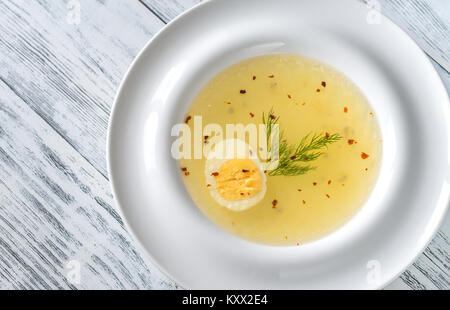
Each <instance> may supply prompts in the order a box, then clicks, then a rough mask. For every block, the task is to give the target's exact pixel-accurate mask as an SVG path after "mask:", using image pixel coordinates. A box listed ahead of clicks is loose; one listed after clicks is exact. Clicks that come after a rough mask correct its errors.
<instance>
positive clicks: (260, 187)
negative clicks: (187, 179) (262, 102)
mask: <svg viewBox="0 0 450 310" xmlns="http://www.w3.org/2000/svg"><path fill="white" fill-rule="evenodd" d="M205 176H206V183H207V186H208V188H209V190H210V193H211V196H212V197H213V198H214V199H215V200H216V201H217V202H218V203H219V204H220V205H222V206H224V207H227V208H228V209H230V210H233V211H243V210H246V209H249V208H250V207H252V206H254V205H255V204H257V203H258V202H259V201H260V200H261V199H263V198H264V195H265V193H266V176H265V174H264V171H263V169H262V166H261V162H260V160H259V159H258V157H257V156H256V152H254V151H253V150H252V149H251V148H250V146H249V145H248V144H246V143H245V142H243V141H242V140H238V139H227V140H223V141H220V142H218V143H216V144H215V146H214V149H213V150H211V151H210V152H209V153H208V154H207V159H206V164H205Z"/></svg>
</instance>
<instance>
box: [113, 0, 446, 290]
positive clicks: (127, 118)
mask: <svg viewBox="0 0 450 310" xmlns="http://www.w3.org/2000/svg"><path fill="white" fill-rule="evenodd" d="M368 14H375V15H376V13H373V12H369V11H368V9H367V8H366V7H365V6H363V5H361V4H359V3H357V2H356V1H347V0H345V1H333V0H329V1H327V0H316V1H307V0H304V1H299V0H282V1H280V0H277V1H273V0H246V1H242V0H226V1H223V0H213V1H208V2H206V3H203V4H201V5H199V6H197V7H195V8H194V9H192V10H190V11H188V12H186V13H185V14H183V15H182V16H180V17H179V18H177V19H176V20H175V21H173V22H172V23H170V24H169V25H168V26H167V27H165V28H164V29H163V30H162V31H161V32H160V33H159V34H158V35H157V36H155V37H154V38H153V39H152V41H151V42H149V44H147V46H146V47H145V48H144V49H143V51H142V52H141V53H140V55H139V56H138V58H137V59H136V61H135V62H134V64H133V66H132V67H131V69H130V70H129V72H128V74H127V76H126V78H125V79H124V81H123V83H122V85H121V87H120V91H119V94H118V96H117V100H116V103H115V105H114V109H113V112H112V116H111V121H110V127H109V135H108V168H109V173H110V179H111V183H112V187H113V192H114V196H115V198H116V201H117V205H118V207H119V208H120V210H121V212H122V214H123V217H124V218H125V220H126V222H127V225H128V228H129V230H130V231H131V232H132V233H133V235H134V237H135V238H136V239H137V240H138V241H139V242H140V243H141V245H142V246H143V248H144V249H145V250H146V251H147V252H148V254H149V256H150V257H151V259H152V261H153V262H154V263H155V264H156V265H158V266H159V267H160V268H161V269H162V270H164V271H165V272H166V273H167V274H168V275H169V276H170V277H172V278H173V279H174V280H175V281H177V282H178V283H179V284H180V285H182V286H183V287H185V288H196V289H197V288H203V289H218V288H221V289H241V288H246V289H261V288H265V289H315V288H321V289H329V288H337V289H346V288H356V289H366V288H380V287H383V286H384V285H386V284H387V283H388V282H390V281H391V280H393V279H394V278H395V277H397V276H398V275H399V274H400V273H401V272H402V271H403V270H404V269H405V268H406V267H407V266H408V265H409V264H411V263H412V262H413V260H414V259H415V258H416V257H417V256H418V255H419V254H420V253H421V252H422V251H423V249H424V248H425V246H426V244H427V243H428V242H429V241H430V239H431V238H432V236H433V235H434V233H435V232H436V230H437V229H438V227H439V224H440V222H441V220H442V218H443V216H444V214H445V211H446V208H447V203H448V201H449V191H450V187H449V179H450V178H449V176H450V173H449V171H450V169H449V160H450V159H449V153H450V152H449V145H450V143H449V132H450V130H449V125H450V120H449V119H450V118H449V116H450V113H449V100H448V95H447V93H446V91H445V89H444V87H443V85H442V83H441V81H440V79H439V77H438V75H437V73H436V72H435V70H434V68H433V67H432V65H431V64H430V62H429V61H428V59H427V57H426V56H425V54H424V53H423V52H422V51H421V50H420V49H419V48H418V47H417V45H416V44H415V43H414V42H413V41H412V40H411V39H410V38H409V37H408V36H407V35H406V34H405V33H404V32H403V31H402V30H400V29H399V28H398V27H397V26H395V25H394V24H393V23H392V22H390V21H389V20H387V19H386V18H384V17H380V23H379V24H373V23H368V22H367V21H368V19H369V21H375V22H376V16H375V18H373V16H374V15H369V17H368ZM282 52H290V53H292V52H293V53H299V54H302V55H305V56H309V57H312V58H316V59H318V60H320V61H322V62H325V63H328V64H330V65H332V66H333V67H335V68H337V69H338V70H340V71H342V72H343V73H345V74H346V75H347V76H348V77H350V78H351V79H352V80H353V81H354V82H355V83H356V84H357V85H358V86H359V87H360V88H361V89H362V91H363V92H364V94H365V95H366V96H367V98H368V99H369V101H370V103H371V104H372V106H373V108H374V109H375V112H376V115H377V117H378V120H379V122H380V126H381V130H382V135H383V139H384V143H383V163H382V168H381V172H380V178H379V182H378V183H377V186H376V188H375V189H374V192H373V193H372V195H371V197H370V199H369V201H368V202H367V203H366V204H365V205H364V207H363V209H362V210H361V211H360V212H359V213H358V214H357V215H356V216H355V217H354V218H353V219H352V220H351V221H350V222H348V223H347V224H346V225H345V226H344V227H342V228H341V229H339V230H338V231H336V232H335V233H333V234H331V235H329V236H327V237H325V238H323V239H321V240H319V241H316V242H313V243H309V244H306V245H304V246H300V247H270V246H262V245H258V244H253V243H250V242H247V241H244V240H241V239H239V238H237V237H234V236H232V235H230V234H228V233H226V232H224V231H222V230H221V229H220V228H218V227H216V226H215V225H214V224H212V223H211V222H210V221H209V220H208V219H207V218H205V217H204V216H203V215H202V214H201V212H200V211H199V210H198V209H197V207H196V206H195V205H194V204H193V203H192V202H191V199H190V197H188V195H187V193H186V191H185V189H184V185H183V184H182V180H181V177H180V172H179V170H178V168H177V165H176V162H175V160H173V159H172V158H171V156H170V145H171V141H172V139H171V137H170V129H171V127H172V125H173V124H175V123H178V122H180V121H182V119H183V116H184V113H185V112H186V110H187V107H188V105H189V104H190V102H191V100H192V99H193V97H194V96H195V94H196V93H197V92H198V91H199V90H200V88H201V86H202V85H204V84H205V83H206V82H207V81H208V80H209V79H210V78H211V77H213V76H214V75H215V74H217V73H218V72H220V71H221V70H222V69H224V68H226V67H227V66H229V65H231V64H233V63H236V62H238V61H240V60H242V59H245V58H248V57H252V56H256V55H261V54H267V53H282Z"/></svg>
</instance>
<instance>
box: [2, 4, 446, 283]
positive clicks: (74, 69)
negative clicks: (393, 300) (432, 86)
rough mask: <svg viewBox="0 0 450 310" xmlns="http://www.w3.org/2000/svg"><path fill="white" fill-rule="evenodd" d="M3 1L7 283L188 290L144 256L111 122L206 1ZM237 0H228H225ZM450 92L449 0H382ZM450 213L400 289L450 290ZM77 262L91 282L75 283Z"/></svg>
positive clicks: (4, 280)
mask: <svg viewBox="0 0 450 310" xmlns="http://www.w3.org/2000/svg"><path fill="white" fill-rule="evenodd" d="M78 1H79V3H80V5H81V6H80V8H81V19H80V24H78V25H73V24H70V23H68V21H67V15H68V13H69V9H68V7H67V3H68V1H52V0H35V1H28V0H4V1H0V11H1V12H2V13H1V14H0V289H9V288H19V289H54V288H60V289H86V288H94V289H110V288H111V289H134V288H139V289H143V288H163V289H166V288H169V289H170V288H177V286H176V284H175V283H173V282H172V281H171V280H169V279H167V278H166V277H165V276H164V275H162V274H161V273H160V272H159V271H158V270H157V268H155V267H154V266H152V265H151V264H150V263H149V262H148V260H147V259H146V258H145V257H144V256H143V254H142V253H143V252H142V250H141V249H139V247H138V246H137V245H136V244H135V243H134V242H133V241H132V240H131V238H130V237H129V235H128V234H127V233H126V231H125V229H124V227H123V222H122V220H121V218H120V216H119V215H118V213H117V211H116V210H115V208H114V206H113V198H112V195H111V192H110V189H109V184H108V180H107V177H106V175H107V173H106V163H105V143H106V141H105V140H106V128H107V122H108V118H109V113H110V108H111V105H112V103H113V99H114V96H115V93H116V91H117V87H118V84H119V82H120V81H121V79H122V78H123V75H124V74H125V71H126V69H127V68H128V66H129V64H130V63H131V61H132V60H133V59H134V57H135V56H136V54H137V53H138V52H139V50H140V49H141V47H142V46H144V44H145V43H146V42H147V41H148V40H149V39H150V38H151V37H152V36H153V35H154V34H155V33H156V32H157V31H158V30H159V29H160V28H161V27H163V25H164V23H167V22H169V21H170V20H172V19H173V18H174V17H176V16H177V15H179V14H180V13H182V12H183V11H185V10H186V9H188V8H190V7H191V6H193V5H195V4H196V3H198V2H200V0H141V1H138V0H78ZM225 1H226V0H225ZM364 1H367V0H364ZM380 3H381V11H382V13H384V14H386V15H387V16H389V17H390V18H391V19H393V20H394V22H396V23H398V24H399V25H400V26H402V28H404V29H405V30H406V31H407V32H408V33H409V34H410V35H411V36H412V37H413V38H414V39H415V40H416V41H417V42H418V43H419V45H420V46H421V47H422V48H424V49H425V51H426V52H427V53H428V55H430V56H431V57H432V58H434V59H435V60H436V61H437V62H433V65H434V66H435V68H436V70H437V71H438V73H439V74H440V75H441V77H442V79H443V81H444V84H445V85H446V87H447V90H448V91H449V90H450V77H449V74H448V72H447V71H446V70H445V69H444V68H447V70H448V66H447V65H446V63H448V56H449V43H450V42H449V40H448V22H449V14H450V9H449V8H448V5H449V4H448V1H447V2H445V1H438V0H427V1H424V0H420V1H419V0H414V1H406V0H402V1H400V0H391V1H388V0H380ZM449 236H450V215H447V218H446V221H445V223H444V224H443V225H442V228H441V230H440V231H439V233H438V234H437V235H436V237H435V238H434V239H433V241H432V242H431V244H430V245H429V246H428V248H427V249H426V251H425V252H424V253H423V254H422V255H421V256H420V257H419V258H418V259H417V260H416V262H415V263H414V264H413V265H412V266H411V267H410V268H408V270H407V271H406V272H405V273H403V274H402V275H401V276H400V277H399V278H398V279H397V280H395V281H394V282H393V283H392V284H391V285H390V286H389V288H392V289H405V288H407V289H449V288H450V283H449V281H450V280H449V279H450V253H449V248H450V247H449V240H450V239H449ZM70 260H76V261H78V262H80V264H81V265H80V266H81V282H80V284H73V283H70V282H69V280H68V277H67V275H68V272H69V268H66V267H67V266H66V264H67V262H68V261H70Z"/></svg>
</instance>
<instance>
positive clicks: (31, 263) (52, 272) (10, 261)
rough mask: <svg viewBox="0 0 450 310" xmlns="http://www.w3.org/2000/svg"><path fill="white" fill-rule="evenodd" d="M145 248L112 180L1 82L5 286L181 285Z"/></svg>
mask: <svg viewBox="0 0 450 310" xmlns="http://www.w3.org/2000/svg"><path fill="white" fill-rule="evenodd" d="M140 253H141V251H140V249H138V248H137V247H136V245H135V243H134V242H133V241H132V240H131V238H130V237H129V235H128V234H127V233H126V231H125V229H124V227H123V223H122V220H121V218H120V216H119V215H118V214H117V212H116V210H115V209H114V208H113V198H112V196H111V194H110V189H109V184H108V181H107V180H106V179H105V178H104V177H103V176H102V175H101V174H100V173H99V172H98V171H97V170H96V169H94V168H93V167H92V166H91V165H90V164H89V163H88V162H87V161H86V160H85V159H84V158H83V157H82V156H81V155H80V154H79V153H78V152H76V150H74V149H73V148H72V147H71V146H70V145H69V144H68V143H67V142H66V141H65V140H64V139H63V138H62V137H61V136H60V135H58V134H57V133H56V132H55V131H54V130H53V129H52V128H51V127H50V126H49V125H48V124H47V123H46V122H45V121H44V120H43V119H41V118H40V117H39V116H38V115H37V114H36V113H34V112H33V110H32V109H31V108H30V107H29V106H28V105H27V104H26V103H24V102H23V101H22V100H21V99H20V98H19V97H17V96H16V95H15V94H14V93H13V91H12V90H11V89H10V88H9V87H8V86H7V85H6V84H4V83H3V82H0V289H10V288H28V289H56V288H59V289H74V288H78V289H142V288H158V289H159V288H175V284H174V283H173V282H171V281H170V280H168V279H167V278H166V277H165V276H163V275H161V273H160V272H159V271H158V270H157V269H156V268H155V267H152V266H150V265H149V264H148V263H147V260H146V259H145V258H144V257H143V256H142V255H141V254H140ZM70 260H77V261H78V262H79V263H80V267H81V279H80V280H81V281H80V284H79V285H77V284H71V283H70V282H69V281H68V279H67V277H66V276H67V274H68V272H69V269H67V268H65V267H66V263H67V262H68V261H70Z"/></svg>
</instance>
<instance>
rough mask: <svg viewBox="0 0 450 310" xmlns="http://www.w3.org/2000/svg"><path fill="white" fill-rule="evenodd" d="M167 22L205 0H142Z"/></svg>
mask: <svg viewBox="0 0 450 310" xmlns="http://www.w3.org/2000/svg"><path fill="white" fill-rule="evenodd" d="M140 1H141V2H142V3H144V4H145V5H146V6H147V7H148V8H149V9H150V10H151V11H152V12H153V13H155V14H156V15H158V16H159V17H160V18H161V20H162V21H164V22H165V23H168V22H170V21H171V20H172V19H174V18H175V17H177V16H178V15H180V14H181V13H183V12H184V11H186V10H187V9H190V8H191V7H193V6H194V5H196V4H197V3H200V2H202V1H204V0H140Z"/></svg>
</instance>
